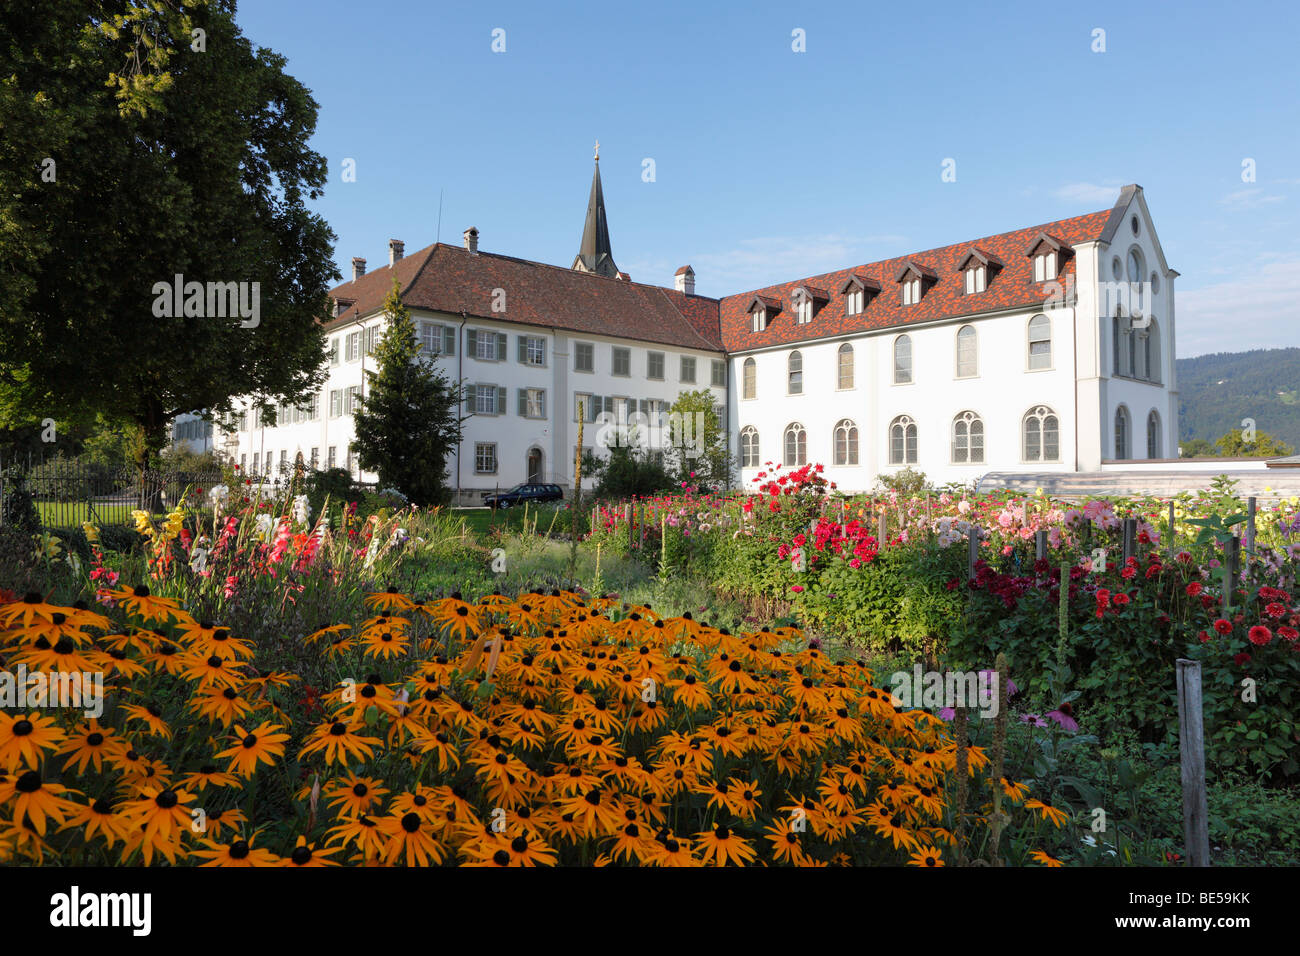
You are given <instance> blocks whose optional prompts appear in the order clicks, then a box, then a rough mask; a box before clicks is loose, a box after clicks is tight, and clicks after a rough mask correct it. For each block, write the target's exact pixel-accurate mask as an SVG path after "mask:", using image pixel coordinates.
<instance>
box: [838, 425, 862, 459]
mask: <svg viewBox="0 0 1300 956" xmlns="http://www.w3.org/2000/svg"><path fill="white" fill-rule="evenodd" d="M857 463H858V426H857V425H855V424H854V423H853V422H852V421H850V420H849V419H847V418H845V419H842V420H841V421H840V422H839V424H837V425H836V426H835V464H837V465H856V464H857Z"/></svg>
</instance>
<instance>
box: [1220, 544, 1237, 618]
mask: <svg viewBox="0 0 1300 956" xmlns="http://www.w3.org/2000/svg"><path fill="white" fill-rule="evenodd" d="M1240 571H1241V539H1240V538H1238V537H1237V536H1236V535H1235V534H1234V535H1233V536H1232V537H1231V538H1229V539H1228V540H1227V541H1226V542H1224V545H1223V609H1224V610H1225V611H1226V610H1228V609H1229V608H1230V607H1232V598H1233V594H1234V592H1235V591H1236V590H1237V574H1238V573H1239V572H1240Z"/></svg>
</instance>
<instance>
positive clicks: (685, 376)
mask: <svg viewBox="0 0 1300 956" xmlns="http://www.w3.org/2000/svg"><path fill="white" fill-rule="evenodd" d="M681 380H682V381H683V382H689V383H690V384H692V385H693V384H695V359H693V358H691V357H690V356H687V355H683V356H682V374H681Z"/></svg>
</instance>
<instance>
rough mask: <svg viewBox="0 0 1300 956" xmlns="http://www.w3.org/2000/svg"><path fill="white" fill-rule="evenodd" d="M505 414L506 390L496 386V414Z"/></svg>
mask: <svg viewBox="0 0 1300 956" xmlns="http://www.w3.org/2000/svg"><path fill="white" fill-rule="evenodd" d="M502 338H505V336H502ZM505 413H506V389H505V386H503V385H498V386H497V414H498V415H504V414H505Z"/></svg>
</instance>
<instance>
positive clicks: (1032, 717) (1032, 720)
mask: <svg viewBox="0 0 1300 956" xmlns="http://www.w3.org/2000/svg"><path fill="white" fill-rule="evenodd" d="M1020 722H1021V723H1022V724H1033V725H1034V726H1035V727H1046V726H1047V721H1045V720H1043V718H1042V717H1039V716H1038V715H1037V714H1021V715H1020Z"/></svg>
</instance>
